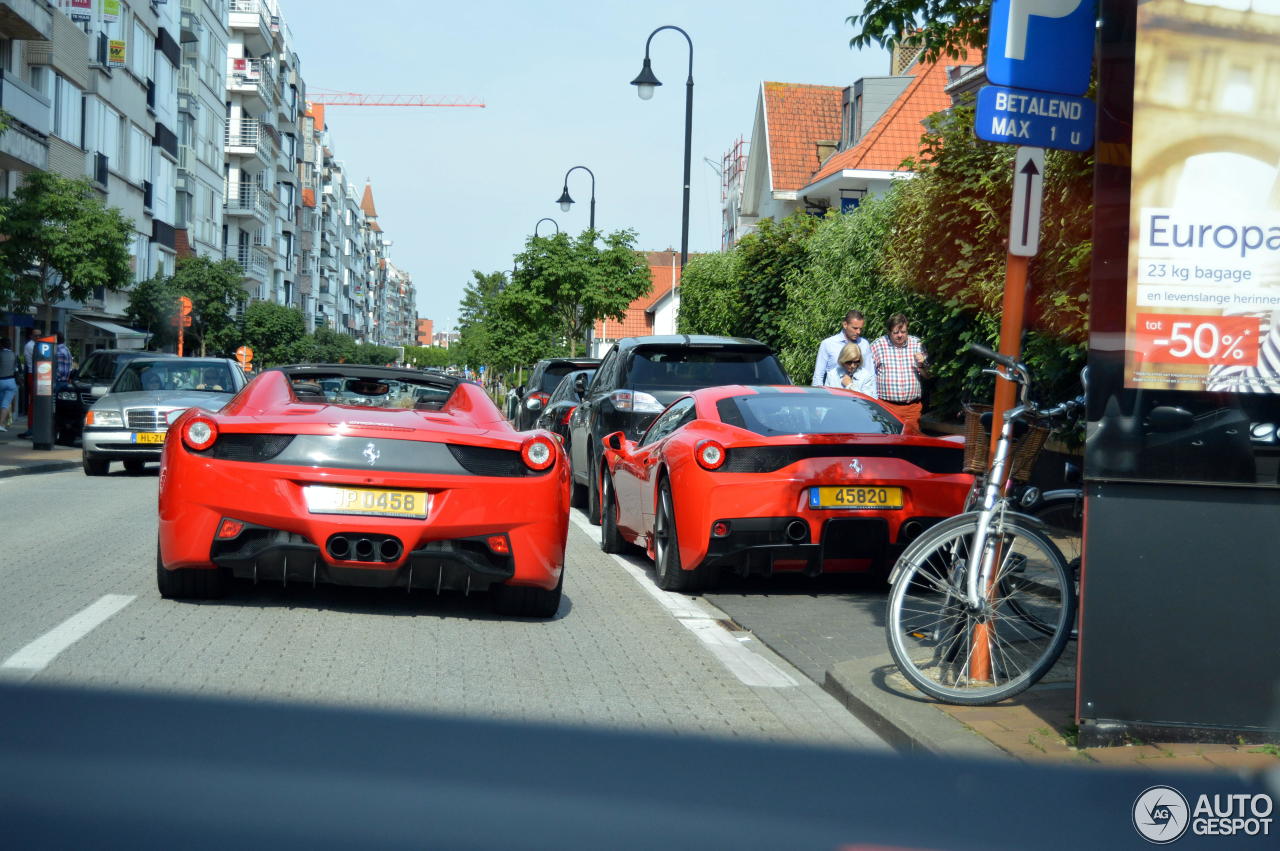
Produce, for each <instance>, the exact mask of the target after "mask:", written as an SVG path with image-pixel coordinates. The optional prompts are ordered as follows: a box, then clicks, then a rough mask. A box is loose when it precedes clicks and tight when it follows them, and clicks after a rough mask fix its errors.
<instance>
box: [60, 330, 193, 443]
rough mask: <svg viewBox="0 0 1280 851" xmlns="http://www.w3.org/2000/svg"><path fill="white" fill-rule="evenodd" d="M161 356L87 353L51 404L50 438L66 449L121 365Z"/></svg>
mask: <svg viewBox="0 0 1280 851" xmlns="http://www.w3.org/2000/svg"><path fill="white" fill-rule="evenodd" d="M169 357H177V355H167V354H163V353H161V352H144V351H141V350H139V349H98V350H97V351H96V352H91V353H90V354H89V356H88V357H86V358H85V359H84V363H82V364H80V367H79V368H78V369H73V370H72V371H71V377H70V379H69V380H68V381H67V383H66V384H65V385H64V386H62V387H59V388H58V391H57V393H58V395H57V398H56V399H55V400H54V427H55V431H54V435H55V436H56V440H57V442H58V443H62V444H66V445H67V446H70V445H71V444H73V443H75V442H76V439H77V438H79V437H80V432H81V431H82V430H83V429H84V416H85V414H87V413H88V412H89V409H90V408H92V407H93V403H94V402H96V401H98V400H99V399H101V398H102V397H103V396H105V395H106V393H107V390H108V389H110V387H111V384H112V382H114V381H115V380H116V376H118V375H119V374H120V370H122V369H124V366H125V364H127V363H129V362H130V361H133V360H137V359H138V358H169Z"/></svg>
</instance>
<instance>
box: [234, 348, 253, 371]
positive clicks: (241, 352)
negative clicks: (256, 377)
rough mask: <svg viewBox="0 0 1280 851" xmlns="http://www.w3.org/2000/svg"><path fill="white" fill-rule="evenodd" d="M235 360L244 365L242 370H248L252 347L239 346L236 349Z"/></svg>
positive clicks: (251, 361) (251, 359)
mask: <svg viewBox="0 0 1280 851" xmlns="http://www.w3.org/2000/svg"><path fill="white" fill-rule="evenodd" d="M236 361H237V362H238V363H239V364H240V365H241V366H242V367H244V371H245V372H248V371H249V365H250V364H251V363H253V349H251V348H249V347H248V346H241V347H240V348H238V349H236Z"/></svg>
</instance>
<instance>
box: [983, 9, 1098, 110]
mask: <svg viewBox="0 0 1280 851" xmlns="http://www.w3.org/2000/svg"><path fill="white" fill-rule="evenodd" d="M1095 6H1096V3H1095V0H995V2H994V3H992V4H991V29H990V36H989V37H988V39H987V79H988V80H990V81H991V82H992V83H995V84H996V85H997V86H1009V87H1011V88H1015V89H1035V90H1037V91H1042V92H1058V93H1060V94H1064V95H1082V94H1084V92H1085V90H1086V89H1087V88H1089V74H1090V71H1091V70H1092V68H1093V40H1094V22H1095V20H1096V17H1097V15H1096V12H1095Z"/></svg>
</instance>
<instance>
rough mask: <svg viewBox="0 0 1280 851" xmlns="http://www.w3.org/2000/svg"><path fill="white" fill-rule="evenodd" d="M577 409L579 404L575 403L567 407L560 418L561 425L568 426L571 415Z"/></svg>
mask: <svg viewBox="0 0 1280 851" xmlns="http://www.w3.org/2000/svg"><path fill="white" fill-rule="evenodd" d="M576 410H578V407H577V405H574V406H573V407H571V408H568V409H566V410H565V412H564V416H563V417H561V418H560V425H562V426H567V425H568V424H569V417H571V416H573V412H574V411H576Z"/></svg>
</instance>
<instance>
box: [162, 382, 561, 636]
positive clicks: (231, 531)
mask: <svg viewBox="0 0 1280 851" xmlns="http://www.w3.org/2000/svg"><path fill="white" fill-rule="evenodd" d="M568 506H569V468H568V464H567V463H566V460H565V457H564V453H563V451H562V450H561V449H560V445H559V442H558V441H556V440H555V439H554V437H553V436H552V435H550V434H548V433H547V432H538V431H534V432H525V433H517V432H515V431H514V430H512V428H511V427H510V426H509V425H508V424H507V423H506V421H505V420H504V419H503V418H502V415H501V414H500V413H499V411H498V409H497V408H496V407H495V406H494V404H493V403H492V402H491V401H490V400H489V398H488V397H487V396H486V395H485V394H484V391H483V390H482V389H481V388H480V387H479V386H477V385H475V384H470V383H467V382H462V381H458V380H456V379H454V378H450V377H448V376H444V375H438V374H432V373H426V372H420V371H418V370H412V369H393V368H382V367H366V366H353V365H347V364H342V365H329V366H326V365H306V366H292V367H283V368H280V369H271V370H267V371H265V372H263V373H262V374H261V375H259V376H257V377H256V378H255V379H254V380H253V381H252V382H250V383H249V385H248V386H247V387H245V388H244V390H242V391H241V392H240V393H239V394H238V395H236V396H235V397H234V398H233V399H232V400H231V401H230V402H228V403H227V405H226V406H225V407H224V408H222V409H221V410H220V411H219V412H218V413H216V414H215V413H209V412H207V411H202V410H198V409H195V408H192V409H191V410H190V411H188V412H187V413H186V414H184V415H183V416H182V417H180V418H179V419H178V420H177V421H176V422H175V423H174V425H173V427H172V428H171V429H170V431H169V437H168V440H166V441H165V446H164V455H163V463H162V466H161V469H160V540H159V546H158V552H157V556H156V561H157V564H156V577H157V582H158V584H159V588H160V594H161V595H162V596H164V597H207V596H216V595H218V594H221V593H222V592H223V590H224V589H225V585H226V581H227V579H228V577H231V576H234V577H240V578H245V579H252V580H254V581H258V582H264V581H275V582H282V583H288V582H305V583H311V584H314V583H317V582H327V583H334V584H340V585H360V586H369V587H379V588H382V587H401V588H408V589H413V590H417V589H423V590H427V591H435V592H440V591H442V590H446V589H447V590H451V591H462V592H464V593H469V592H471V591H484V590H488V591H489V592H490V595H491V597H492V601H493V604H494V608H495V609H496V610H497V611H498V612H499V613H501V614H511V615H518V616H528V617H542V618H548V617H551V616H553V615H554V614H555V613H556V610H557V609H558V608H559V605H560V593H561V587H562V584H563V576H564V549H565V536H566V534H567V532H568Z"/></svg>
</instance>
